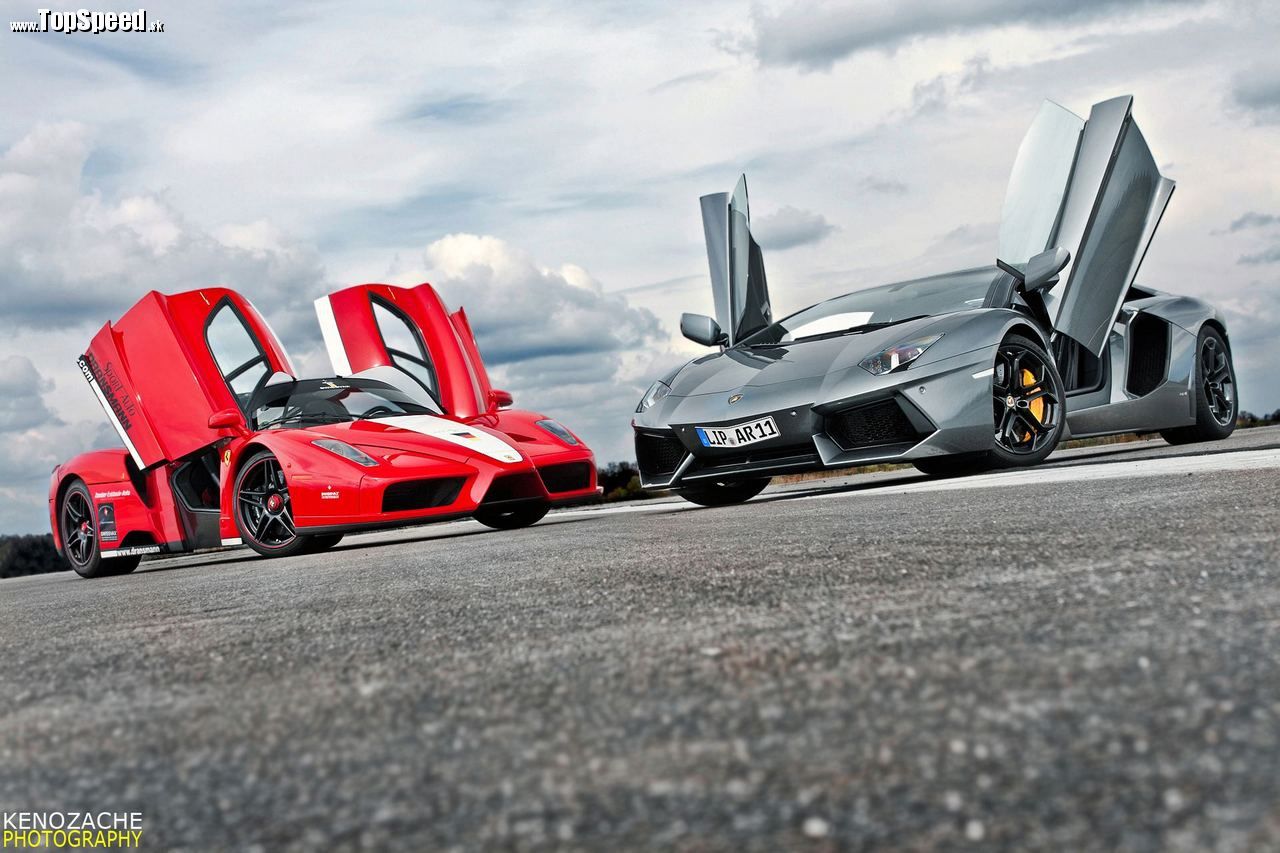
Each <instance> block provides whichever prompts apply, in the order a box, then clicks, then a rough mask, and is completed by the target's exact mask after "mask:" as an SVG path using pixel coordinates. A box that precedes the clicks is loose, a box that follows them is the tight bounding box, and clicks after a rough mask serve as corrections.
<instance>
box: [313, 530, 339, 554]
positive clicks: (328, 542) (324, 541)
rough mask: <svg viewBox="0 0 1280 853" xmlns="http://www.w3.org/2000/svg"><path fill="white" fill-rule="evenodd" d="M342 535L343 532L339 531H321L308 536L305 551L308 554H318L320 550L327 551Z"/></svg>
mask: <svg viewBox="0 0 1280 853" xmlns="http://www.w3.org/2000/svg"><path fill="white" fill-rule="evenodd" d="M342 536H343V534H341V533H321V534H319V535H317V536H308V537H307V547H306V549H305V551H306V553H308V554H319V553H320V552H322V551H328V550H329V549H330V548H332V547H333V546H334V545H337V544H338V543H339V542H341V541H342Z"/></svg>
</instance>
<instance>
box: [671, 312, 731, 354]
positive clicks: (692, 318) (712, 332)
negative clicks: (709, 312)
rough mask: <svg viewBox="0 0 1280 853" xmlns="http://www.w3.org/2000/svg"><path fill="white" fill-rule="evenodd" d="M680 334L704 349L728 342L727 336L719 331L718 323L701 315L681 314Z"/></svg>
mask: <svg viewBox="0 0 1280 853" xmlns="http://www.w3.org/2000/svg"><path fill="white" fill-rule="evenodd" d="M680 334H682V335H684V336H685V337H686V338H688V339H689V340H691V341H693V342H694V343H695V344H702V345H703V346H704V347H713V346H715V345H717V344H723V343H727V342H728V340H729V336H728V335H726V334H725V333H724V332H723V331H721V330H720V324H719V323H717V322H716V321H715V320H713V319H711V318H710V317H704V316H703V315H701V314H681V315H680Z"/></svg>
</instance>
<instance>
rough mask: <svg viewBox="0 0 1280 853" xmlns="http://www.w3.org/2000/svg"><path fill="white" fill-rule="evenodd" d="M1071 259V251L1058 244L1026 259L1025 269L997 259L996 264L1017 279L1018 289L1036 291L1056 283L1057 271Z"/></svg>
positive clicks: (1046, 288) (1029, 291) (1060, 270)
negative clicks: (1056, 246)
mask: <svg viewBox="0 0 1280 853" xmlns="http://www.w3.org/2000/svg"><path fill="white" fill-rule="evenodd" d="M1070 260H1071V253H1070V252H1068V251H1067V250H1066V249H1064V248H1062V247H1061V246H1059V247H1058V248H1056V249H1046V250H1045V251H1043V252H1041V253H1040V254H1038V255H1035V256H1033V257H1032V258H1031V260H1029V261H1027V268H1026V270H1020V269H1018V268H1017V267H1015V266H1013V265H1012V264H1007V263H1005V262H1004V261H1001V260H997V261H996V266H998V267H1000V269H1002V270H1004V271H1005V272H1007V273H1009V275H1011V276H1013V277H1014V278H1016V279H1017V280H1018V289H1019V290H1021V291H1022V292H1023V293H1036V292H1038V291H1042V290H1048V289H1049V288H1051V287H1053V286H1054V285H1055V284H1057V283H1058V273H1060V272H1062V268H1063V267H1065V266H1066V265H1067V262H1068V261H1070Z"/></svg>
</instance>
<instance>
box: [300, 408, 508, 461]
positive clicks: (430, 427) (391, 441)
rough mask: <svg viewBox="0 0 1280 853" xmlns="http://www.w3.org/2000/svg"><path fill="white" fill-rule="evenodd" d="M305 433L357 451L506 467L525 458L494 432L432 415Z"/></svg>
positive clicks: (333, 426)
mask: <svg viewBox="0 0 1280 853" xmlns="http://www.w3.org/2000/svg"><path fill="white" fill-rule="evenodd" d="M306 432H307V433H309V434H312V435H315V436H316V437H317V438H336V439H338V440H340V441H345V442H346V443H347V444H351V445H355V446H358V447H378V448H383V449H385V450H399V451H408V452H411V453H428V454H430V455H432V456H439V457H442V458H446V459H453V460H457V461H463V460H466V459H471V458H475V457H482V458H486V459H489V460H492V461H496V462H505V463H508V464H510V463H515V462H520V461H522V460H523V459H524V458H525V457H524V454H523V453H521V452H520V450H519V448H518V447H517V446H516V443H515V442H514V441H512V440H511V439H509V438H507V437H505V436H503V434H502V433H500V432H498V431H496V430H491V429H486V428H485V427H478V426H472V425H469V424H463V423H459V422H458V421H454V420H450V419H449V418H443V417H438V416H436V415H399V416H397V417H392V418H378V419H376V420H367V421H350V422H347V423H339V424H324V425H322V426H313V427H308V428H307V429H306Z"/></svg>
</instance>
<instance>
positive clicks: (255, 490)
mask: <svg viewBox="0 0 1280 853" xmlns="http://www.w3.org/2000/svg"><path fill="white" fill-rule="evenodd" d="M236 528H237V529H238V530H239V531H240V538H241V540H243V541H244V544H246V545H248V546H249V547H250V548H252V549H253V550H255V551H257V552H258V553H259V554H262V555H263V556H264V557H288V556H290V555H292V554H297V553H300V552H303V551H304V550H305V549H306V548H307V547H308V546H309V544H310V541H309V540H310V538H311V537H309V536H301V535H299V534H298V529H297V527H296V526H295V525H294V523H293V501H292V500H291V499H290V498H289V484H288V482H286V480H285V477H284V469H283V468H282V467H280V461H279V460H278V459H276V457H275V456H274V455H273V454H272V453H271V452H270V451H267V450H261V451H259V452H257V453H255V454H253V456H250V457H249V460H248V461H247V462H245V464H244V467H243V468H241V469H240V473H239V474H238V475H237V476H236Z"/></svg>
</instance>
